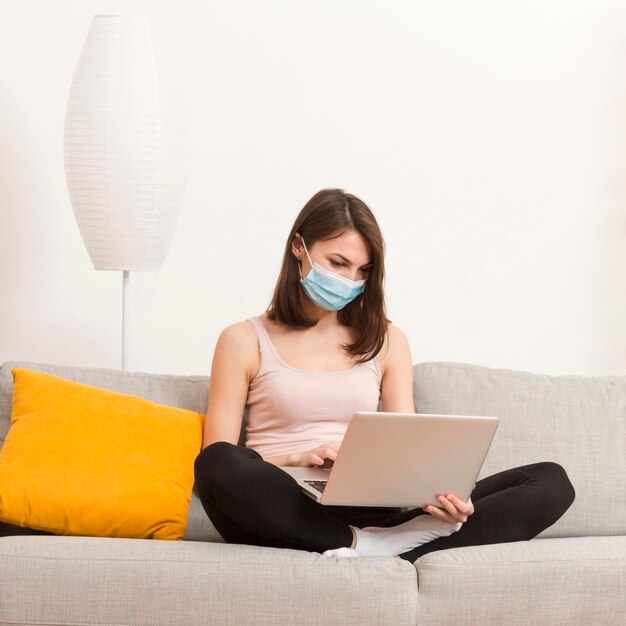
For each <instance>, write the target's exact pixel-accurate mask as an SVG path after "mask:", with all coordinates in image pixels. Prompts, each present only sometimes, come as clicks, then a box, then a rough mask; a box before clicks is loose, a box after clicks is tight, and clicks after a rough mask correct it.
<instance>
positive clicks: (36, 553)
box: [0, 361, 626, 626]
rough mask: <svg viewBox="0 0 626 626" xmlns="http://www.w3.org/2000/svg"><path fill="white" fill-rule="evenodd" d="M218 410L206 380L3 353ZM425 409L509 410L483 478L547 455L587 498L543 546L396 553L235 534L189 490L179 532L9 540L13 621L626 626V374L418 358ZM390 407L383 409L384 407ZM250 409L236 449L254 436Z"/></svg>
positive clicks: (1, 412)
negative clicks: (325, 551) (338, 553)
mask: <svg viewBox="0 0 626 626" xmlns="http://www.w3.org/2000/svg"><path fill="white" fill-rule="evenodd" d="M12 367H28V368H31V369H35V370H38V371H43V372H48V373H51V374H54V375H56V376H59V377H62V378H65V379H69V380H74V381H76V382H81V383H85V384H88V385H93V386H97V387H101V388H105V389H110V390H113V391H119V392H123V393H127V394H132V395H136V396H139V397H143V398H146V399H149V400H153V401H155V402H159V403H162V404H167V405H170V406H175V407H181V408H186V409H190V410H193V411H198V412H201V413H205V412H206V408H207V403H208V395H209V377H208V376H181V375H161V374H151V373H143V372H125V371H121V370H116V369H102V368H81V367H71V366H63V365H53V364H43V363H32V362H18V361H12V362H11V361H10V362H5V363H4V364H3V365H2V366H1V367H0V444H2V442H3V441H4V438H5V437H6V434H7V432H8V429H9V425H10V415H11V406H12V404H11V402H12V386H13V380H12V376H11V368H12ZM413 374H414V388H413V389H414V397H415V407H416V411H417V412H418V413H440V414H465V415H496V416H499V417H500V418H501V422H500V426H499V428H498V431H497V433H496V436H495V438H494V440H493V443H492V447H491V449H490V451H489V454H488V455H487V458H486V459H485V462H484V464H483V467H482V469H481V472H480V475H479V479H480V478H482V477H484V476H487V475H490V474H493V473H495V472H498V471H500V470H503V469H506V468H509V467H515V466H518V465H524V464H528V463H533V462H538V461H555V462H557V463H559V464H561V465H562V466H563V467H564V468H565V470H566V471H567V473H568V475H569V478H570V480H571V482H572V484H573V485H574V487H575V490H576V500H575V502H574V503H573V505H572V506H571V507H570V508H569V509H568V510H567V511H566V513H565V514H564V515H563V516H562V517H561V518H560V519H559V520H558V521H557V522H556V523H555V524H554V525H552V526H551V527H549V528H547V529H546V530H544V531H543V532H542V533H541V534H540V535H539V536H537V537H536V538H534V539H532V540H530V541H521V542H514V543H502V544H493V545H484V546H474V547H466V548H456V549H451V550H440V551H435V552H431V553H429V554H427V555H425V556H423V557H421V558H419V559H417V560H416V561H415V563H411V562H409V561H405V560H402V559H396V558H391V557H360V558H341V559H334V558H329V557H326V556H324V555H322V554H319V553H316V552H308V551H305V550H288V549H279V548H271V547H259V546H253V545H235V544H227V543H225V542H224V541H223V539H222V538H221V537H220V535H219V534H218V533H217V531H216V530H215V528H214V527H213V525H212V524H211V522H210V520H209V519H208V517H207V516H206V514H205V512H204V509H203V508H202V505H201V504H200V501H199V499H198V497H197V494H196V493H195V488H194V489H193V490H192V492H191V498H190V504H189V510H188V518H187V526H186V532H185V536H184V540H182V541H166V540H154V539H132V538H110V537H92V536H89V537H83V536H62V535H53V534H43V533H42V534H37V535H32V534H31V535H28V534H20V532H19V528H17V527H14V528H13V530H14V532H15V534H11V528H10V527H9V526H7V525H6V524H5V525H4V529H3V533H2V534H3V535H4V536H2V537H1V538H0V625H4V626H6V625H9V624H14V625H18V624H19V625H24V624H33V625H34V624H37V625H39V624H64V625H70V624H72V625H88V624H89V625H92V624H93V625H95V624H98V625H100V624H115V625H133V626H135V625H142V626H143V625H145V626H148V625H155V624H163V625H167V626H178V625H180V626H189V625H194V624H216V625H224V626H226V625H233V626H240V625H242V624H271V625H284V626H292V625H294V624H298V625H311V626H325V625H329V626H330V625H336V624H342V625H354V626H361V625H369V624H371V625H379V624H380V625H382V624H388V625H393V626H401V625H415V624H437V626H444V625H450V626H452V625H454V626H458V625H462V624H468V625H473V624H476V625H481V626H482V625H488V624H511V625H514V624H520V625H521V624H533V625H534V624H549V625H557V624H567V625H568V626H571V625H572V624H585V625H588V624H598V625H600V624H602V625H603V626H606V625H608V624H615V625H617V624H620V625H622V624H624V623H626V377H624V376H603V377H589V376H577V375H565V376H546V375H538V374H534V373H531V372H524V371H516V370H510V369H501V368H490V367H484V366H480V365H473V364H465V363H451V362H428V363H418V364H415V365H414V367H413ZM379 409H381V410H382V407H380V406H379ZM245 427H246V415H245V412H244V415H243V416H242V428H241V437H240V441H239V445H245V443H244V442H245Z"/></svg>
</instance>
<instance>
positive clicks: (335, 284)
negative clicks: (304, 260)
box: [298, 239, 365, 311]
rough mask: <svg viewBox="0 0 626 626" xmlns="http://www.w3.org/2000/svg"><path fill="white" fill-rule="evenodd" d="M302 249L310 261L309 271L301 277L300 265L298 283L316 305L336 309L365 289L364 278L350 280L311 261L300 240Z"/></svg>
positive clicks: (341, 307)
mask: <svg viewBox="0 0 626 626" xmlns="http://www.w3.org/2000/svg"><path fill="white" fill-rule="evenodd" d="M302 244H303V245H304V251H305V252H306V255H307V257H308V259H309V263H311V271H310V272H309V273H308V274H307V275H306V277H305V278H303V277H302V270H301V269H300V266H298V269H299V270H300V283H301V284H302V287H303V288H304V291H305V292H306V294H307V295H308V296H309V298H311V300H313V302H315V304H317V306H319V307H321V308H322V309H326V310H328V311H338V310H339V309H343V307H345V306H346V305H347V304H350V302H352V300H354V299H355V298H356V297H357V296H358V295H360V294H362V293H363V292H364V291H365V280H350V279H349V278H345V277H344V276H341V275H340V274H337V273H336V272H331V271H330V270H327V269H326V268H324V267H322V266H321V265H319V264H318V263H313V262H312V261H311V257H310V256H309V251H308V250H307V249H306V244H305V243H304V239H303V240H302Z"/></svg>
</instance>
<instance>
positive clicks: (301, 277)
mask: <svg viewBox="0 0 626 626" xmlns="http://www.w3.org/2000/svg"><path fill="white" fill-rule="evenodd" d="M298 235H299V236H300V239H301V241H302V245H303V246H304V251H305V252H306V256H307V258H308V259H309V263H310V264H311V267H313V261H311V257H310V256H309V251H308V250H307V249H306V243H304V238H303V237H302V235H300V233H298ZM298 261H300V262H299V263H298V271H299V272H300V280H304V278H303V276H302V261H301V260H300V259H298Z"/></svg>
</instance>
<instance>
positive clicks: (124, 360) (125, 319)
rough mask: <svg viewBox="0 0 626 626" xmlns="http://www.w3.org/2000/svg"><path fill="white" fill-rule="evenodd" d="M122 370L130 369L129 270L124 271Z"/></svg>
mask: <svg viewBox="0 0 626 626" xmlns="http://www.w3.org/2000/svg"><path fill="white" fill-rule="evenodd" d="M122 281H123V285H122V370H124V371H126V370H127V369H128V351H127V345H126V342H127V341H128V337H129V333H128V322H129V320H128V284H129V282H130V272H129V270H123V271H122Z"/></svg>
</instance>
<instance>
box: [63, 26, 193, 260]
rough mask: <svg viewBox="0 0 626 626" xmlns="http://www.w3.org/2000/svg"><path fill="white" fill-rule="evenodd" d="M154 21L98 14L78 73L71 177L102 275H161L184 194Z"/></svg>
mask: <svg viewBox="0 0 626 626" xmlns="http://www.w3.org/2000/svg"><path fill="white" fill-rule="evenodd" d="M155 58H156V57H155V54H154V49H153V45H152V36H151V28H150V22H149V20H148V18H145V17H140V16H132V15H96V16H94V18H93V21H92V24H91V27H90V29H89V33H88V35H87V39H86V41H85V43H84V45H83V49H82V52H81V55H80V59H79V61H78V65H77V67H76V71H75V73H74V78H73V81H72V85H71V89H70V95H69V99H68V103H67V112H66V118H65V135H64V159H65V177H66V180H67V186H68V190H69V194H70V198H71V201H72V206H73V209H74V215H75V217H76V221H77V222H78V227H79V230H80V233H81V235H82V237H83V241H84V242H85V246H86V247H87V251H88V253H89V256H90V258H91V261H92V263H93V265H94V267H95V268H96V269H103V270H156V269H159V268H160V267H161V265H162V264H163V261H164V260H165V257H166V255H167V253H168V251H169V248H170V244H171V242H172V239H173V236H174V232H175V230H176V225H177V222H178V217H179V214H180V209H181V206H182V202H183V199H184V195H185V187H186V172H187V164H188V133H187V127H186V125H185V116H184V114H183V111H182V108H181V102H180V100H179V99H178V97H177V94H176V93H175V92H174V90H173V89H172V88H171V84H172V83H171V81H170V80H169V79H168V75H167V72H164V70H165V69H167V67H169V66H166V68H164V67H158V66H157V63H156V60H155Z"/></svg>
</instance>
